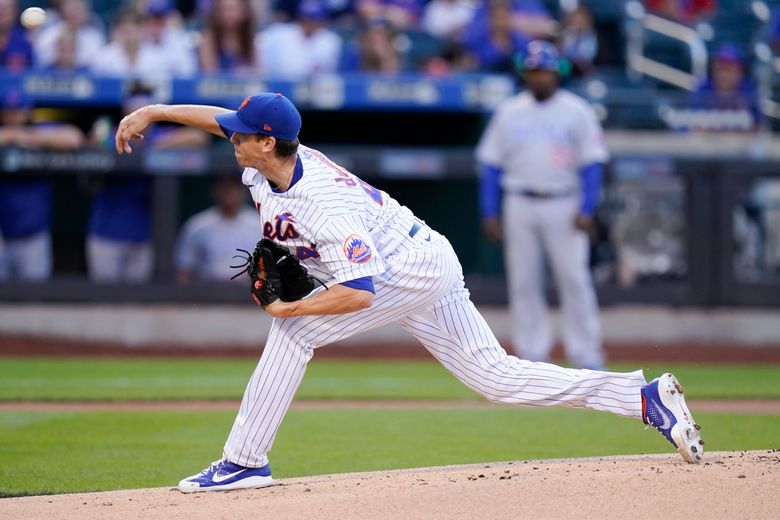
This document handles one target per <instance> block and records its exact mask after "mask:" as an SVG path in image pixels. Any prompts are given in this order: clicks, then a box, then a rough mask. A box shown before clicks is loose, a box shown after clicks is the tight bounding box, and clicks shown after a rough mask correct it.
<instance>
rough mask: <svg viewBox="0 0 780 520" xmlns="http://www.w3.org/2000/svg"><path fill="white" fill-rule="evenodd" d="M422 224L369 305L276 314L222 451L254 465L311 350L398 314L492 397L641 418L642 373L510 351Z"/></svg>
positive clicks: (262, 460) (445, 250)
mask: <svg viewBox="0 0 780 520" xmlns="http://www.w3.org/2000/svg"><path fill="white" fill-rule="evenodd" d="M426 231H427V228H425V229H424V230H423V231H421V232H419V233H417V235H415V239H414V240H410V247H409V248H408V249H407V250H405V251H403V252H400V253H398V254H396V255H394V256H391V257H388V258H387V259H386V260H387V263H388V265H389V269H388V271H387V272H386V273H385V274H383V275H381V276H378V277H374V287H375V291H376V294H375V297H374V304H373V305H372V307H371V308H369V309H365V310H362V311H358V312H354V313H349V314H343V315H339V316H302V317H296V318H287V319H281V320H274V321H273V324H272V326H271V330H270V332H269V336H268V341H267V342H266V345H265V349H264V351H263V355H262V356H261V358H260V362H259V363H258V365H257V368H256V369H255V371H254V373H253V374H252V377H251V379H250V380H249V384H248V385H247V388H246V390H245V392H244V397H243V400H242V401H241V407H240V409H239V412H238V416H237V417H236V421H235V423H234V424H233V429H232V430H231V432H230V435H229V437H228V439H227V442H226V443H225V448H224V457H225V458H227V459H228V460H230V461H231V462H233V463H235V464H239V465H241V466H247V467H260V466H264V465H265V464H267V463H268V458H267V455H266V454H267V452H268V451H269V450H270V449H271V446H272V445H273V441H274V437H275V436H276V432H277V430H278V428H279V426H280V425H281V423H282V419H283V418H284V414H285V413H286V412H287V409H288V408H289V406H290V403H291V402H292V399H293V396H294V394H295V392H296V390H297V389H298V386H299V385H300V383H301V380H302V379H303V374H304V372H305V371H306V365H307V363H308V361H309V360H310V359H311V358H312V356H313V355H314V349H315V348H317V347H320V346H323V345H326V344H328V343H332V342H334V341H338V340H341V339H344V338H347V337H349V336H352V335H354V334H357V333H359V332H363V331H366V330H369V329H372V328H375V327H379V326H382V325H386V324H388V323H392V322H396V323H399V324H400V325H401V326H402V327H404V328H405V329H406V330H407V331H409V332H410V333H411V334H412V335H413V336H415V337H416V338H417V339H418V340H420V342H422V344H423V345H424V346H425V347H426V348H427V349H428V350H429V351H430V352H431V354H433V356H434V357H435V358H436V359H437V360H439V362H440V363H441V364H442V365H444V367H445V368H447V370H449V371H450V372H452V374H453V375H455V377H457V378H458V379H460V380H461V381H462V382H463V383H464V384H465V385H466V386H468V387H469V388H471V389H473V390H474V391H476V392H478V393H479V394H481V395H483V396H485V397H486V398H487V399H489V400H490V401H494V402H502V403H510V404H517V405H524V406H552V405H562V406H571V407H578V408H592V409H594V410H603V411H608V412H612V413H615V414H617V415H622V416H625V417H634V418H641V397H640V392H639V391H640V389H641V387H642V386H643V385H644V384H645V378H644V376H643V375H642V371H641V370H639V371H636V372H630V373H625V374H621V373H614V372H596V371H591V370H577V369H569V368H561V367H558V366H555V365H551V364H548V363H534V362H530V361H525V360H521V359H519V358H516V357H514V356H509V355H507V354H506V352H505V351H504V350H503V349H502V348H501V346H500V345H499V343H498V341H497V340H496V337H495V336H494V335H493V333H492V331H491V330H490V328H489V327H488V326H487V324H486V323H485V320H484V319H483V318H482V316H481V315H480V314H479V312H478V311H477V309H476V308H475V307H474V305H473V304H472V303H471V301H470V300H469V293H468V291H467V290H466V289H465V287H464V285H463V274H462V270H461V267H460V263H459V262H458V259H457V256H456V255H455V252H454V251H453V250H452V247H451V246H450V244H449V242H448V241H447V239H446V238H444V237H443V236H441V235H439V234H438V233H436V232H435V231H432V232H431V235H432V237H433V238H432V240H431V241H430V242H426V241H425V240H424V238H423V237H426V236H428V233H427V232H426Z"/></svg>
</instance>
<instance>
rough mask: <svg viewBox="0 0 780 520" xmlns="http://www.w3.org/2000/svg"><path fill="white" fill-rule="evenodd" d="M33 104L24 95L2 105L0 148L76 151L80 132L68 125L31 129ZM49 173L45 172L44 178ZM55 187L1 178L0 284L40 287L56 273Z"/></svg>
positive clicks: (33, 180)
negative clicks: (28, 282) (1, 246)
mask: <svg viewBox="0 0 780 520" xmlns="http://www.w3.org/2000/svg"><path fill="white" fill-rule="evenodd" d="M31 116H32V100H30V99H29V98H28V97H27V96H25V95H24V93H23V92H21V91H11V92H9V93H8V94H7V95H6V96H5V98H4V99H3V109H2V116H1V120H2V126H1V127H0V148H5V147H17V148H23V149H30V150H61V151H63V150H74V149H77V148H79V147H81V145H82V144H83V142H84V136H83V134H82V133H81V131H80V130H79V129H78V128H76V127H74V126H71V125H65V124H56V123H51V124H33V123H32V122H31V121H32V119H31ZM43 173H45V172H43ZM51 202H52V188H51V181H50V180H48V179H45V178H36V177H31V176H27V175H25V176H22V175H21V174H17V175H15V176H13V177H11V176H10V175H8V174H6V175H3V177H0V233H1V234H2V236H3V241H4V242H5V251H4V258H3V260H2V263H3V268H2V269H0V279H9V278H10V279H19V280H32V281H41V280H45V279H47V278H48V277H49V275H50V274H51V270H52V255H51V232H50V228H51Z"/></svg>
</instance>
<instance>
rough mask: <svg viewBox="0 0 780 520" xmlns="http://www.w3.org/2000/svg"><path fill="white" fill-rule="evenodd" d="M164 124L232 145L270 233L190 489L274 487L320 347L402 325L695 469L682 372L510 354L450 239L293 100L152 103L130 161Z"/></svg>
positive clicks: (121, 134) (448, 353)
mask: <svg viewBox="0 0 780 520" xmlns="http://www.w3.org/2000/svg"><path fill="white" fill-rule="evenodd" d="M155 121H168V122H173V123H178V124H182V125H188V126H192V127H196V128H200V129H202V130H205V131H208V132H211V133H213V134H216V135H221V136H224V137H227V138H228V139H230V141H231V142H232V143H233V146H234V148H235V157H236V160H237V161H238V163H239V164H240V165H241V166H242V167H243V168H244V171H243V177H242V178H243V182H244V184H245V185H246V186H247V188H248V189H249V191H250V192H251V194H252V198H253V199H254V201H255V205H256V207H257V210H258V212H259V214H260V219H261V226H262V234H263V240H261V241H260V243H258V244H257V246H256V247H255V249H254V251H253V252H252V253H246V256H247V260H248V263H249V265H248V266H247V269H248V272H249V275H250V278H251V288H250V289H251V295H252V297H253V298H254V299H255V301H257V302H258V303H259V304H260V305H262V308H263V309H264V310H265V312H268V313H269V314H271V315H272V316H273V317H274V319H273V322H272V325H271V329H270V331H269V334H268V339H267V341H266V343H265V348H264V350H263V354H262V356H261V358H260V362H259V363H258V365H257V368H256V369H255V371H254V373H253V374H252V376H251V378H250V381H249V383H248V385H247V387H246V390H245V392H244V397H243V399H242V401H241V406H240V408H239V410H238V416H237V417H236V420H235V423H234V424H233V428H232V430H231V432H230V434H229V435H228V438H227V442H226V443H225V446H224V449H223V453H222V457H221V458H220V459H219V460H217V461H216V462H214V463H212V464H211V465H210V466H208V467H207V468H206V469H204V470H203V471H201V472H200V473H198V474H196V475H193V476H191V477H187V478H185V479H183V480H182V481H181V482H179V489H180V490H181V491H182V492H184V493H192V492H196V491H218V490H228V489H239V488H258V487H263V486H267V485H270V484H271V483H272V482H273V480H272V478H271V469H270V465H269V462H268V453H269V451H270V450H271V447H272V445H273V442H274V437H275V436H276V432H277V430H278V429H279V426H280V424H281V422H282V419H283V418H284V415H285V413H286V412H287V409H288V407H289V406H290V403H291V401H292V399H293V396H294V395H295V391H296V390H297V388H298V386H299V385H300V383H301V380H302V379H303V375H304V373H305V371H306V365H307V363H308V362H309V360H310V359H311V358H312V356H313V355H314V352H315V351H316V350H317V349H318V348H320V347H322V346H324V345H327V344H329V343H332V342H334V341H339V340H341V339H344V338H347V337H349V336H352V335H355V334H358V333H360V332H363V331H366V330H370V329H372V328H375V327H379V326H382V325H385V324H388V323H391V322H395V323H399V324H400V325H401V326H402V327H404V328H405V329H406V330H407V331H409V332H410V333H411V334H412V335H413V336H415V337H416V338H417V339H419V340H420V342H421V343H422V344H423V345H424V346H425V347H426V348H427V349H428V350H429V351H430V352H431V354H433V356H434V357H435V358H436V359H438V360H439V361H440V362H441V363H442V364H443V365H444V366H445V367H446V368H447V370H449V371H450V372H452V373H453V374H454V375H455V376H456V377H457V378H458V379H460V380H461V381H462V382H463V383H464V384H466V385H467V386H468V387H470V388H472V389H473V390H475V391H476V392H479V393H480V394H482V395H483V396H485V397H486V398H487V399H489V400H491V401H495V402H502V403H509V404H515V405H526V406H551V405H562V406H572V407H581V408H583V407H584V408H591V409H594V410H603V411H609V412H612V413H614V414H617V415H622V416H625V417H633V418H636V419H641V420H643V421H645V422H646V423H648V424H651V425H653V426H655V427H656V428H659V429H660V431H661V433H662V434H663V435H664V436H665V437H666V438H667V439H668V440H669V441H670V442H671V443H672V444H673V445H674V446H675V448H677V450H678V451H679V452H680V454H681V455H682V456H683V458H684V459H685V460H687V461H688V462H698V461H699V460H700V457H701V453H702V450H701V443H700V437H699V433H698V429H697V427H696V425H695V424H694V422H693V418H692V417H691V414H690V412H689V411H688V409H687V407H686V405H685V400H684V398H683V396H682V391H681V388H680V386H679V383H678V382H677V380H676V379H675V378H674V376H672V375H671V374H665V375H664V376H662V377H661V378H659V379H656V380H654V381H652V382H651V383H649V384H647V383H646V382H645V379H644V376H643V375H642V372H641V370H638V371H635V372H630V373H611V372H596V371H590V370H578V369H567V368H561V367H558V366H555V365H551V364H546V363H534V362H530V361H524V360H521V359H518V358H516V357H513V356H508V355H507V354H506V352H505V351H504V350H503V349H502V348H501V347H500V346H499V344H498V341H497V340H496V338H495V336H494V335H493V333H492V332H491V330H490V329H489V328H488V326H487V324H486V323H485V320H484V319H483V318H482V316H480V314H479V312H477V310H476V308H475V307H474V305H473V304H472V303H471V301H470V300H469V293H468V291H467V290H466V288H465V287H464V284H463V274H462V271H461V267H460V264H459V262H458V259H457V257H456V255H455V252H454V251H453V249H452V247H451V246H450V243H449V242H448V241H447V239H446V238H445V237H444V236H442V235H441V234H439V233H437V232H436V231H435V230H434V229H431V228H430V227H429V226H428V225H426V224H425V222H423V221H421V220H419V219H417V218H415V216H414V214H412V212H411V211H410V210H409V209H408V208H406V207H404V206H401V205H400V204H398V202H396V201H395V200H394V199H393V198H391V197H390V196H389V195H388V194H387V193H385V192H383V191H380V190H377V189H376V188H374V187H373V186H371V185H370V184H368V183H366V182H365V181H363V180H361V179H360V178H359V177H357V176H355V175H354V174H352V173H351V172H349V171H347V170H346V169H344V168H342V167H341V166H339V165H338V164H335V163H334V162H333V161H331V160H330V159H328V157H326V156H325V155H324V154H322V153H320V152H318V151H317V150H315V149H313V148H309V147H306V146H303V145H301V144H300V143H299V141H298V132H299V130H300V128H301V116H300V114H299V113H298V110H297V109H296V107H295V106H294V105H293V104H292V103H291V102H290V101H289V100H288V99H287V98H285V97H284V96H282V95H281V94H274V93H263V94H259V95H256V96H252V97H249V98H247V99H245V100H244V102H243V103H241V105H240V106H239V107H238V109H237V110H236V111H231V110H225V109H223V108H218V107H211V106H199V105H173V106H172V105H149V106H147V107H144V108H141V109H139V110H137V111H136V112H133V113H132V114H130V115H128V116H127V117H125V118H124V119H123V120H122V122H121V124H120V126H119V129H118V131H117V134H116V148H117V152H118V153H131V152H132V149H131V141H132V140H133V139H141V138H142V132H143V130H144V129H145V128H146V127H147V126H148V125H149V124H151V123H153V122H155ZM237 265H241V264H237ZM315 279H316V280H315ZM320 282H321V283H320ZM309 291H310V293H309Z"/></svg>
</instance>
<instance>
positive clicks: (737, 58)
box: [712, 42, 744, 65]
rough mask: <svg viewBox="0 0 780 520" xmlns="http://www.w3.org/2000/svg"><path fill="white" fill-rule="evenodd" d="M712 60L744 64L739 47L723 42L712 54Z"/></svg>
mask: <svg viewBox="0 0 780 520" xmlns="http://www.w3.org/2000/svg"><path fill="white" fill-rule="evenodd" d="M712 57H713V59H714V60H715V61H719V62H729V63H737V64H739V65H742V64H743V63H744V56H743V55H742V51H740V50H739V47H737V46H736V45H734V44H733V43H731V42H725V43H723V44H721V46H720V47H718V49H717V50H716V51H715V54H713V56H712Z"/></svg>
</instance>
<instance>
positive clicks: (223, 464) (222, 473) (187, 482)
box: [179, 459, 274, 493]
mask: <svg viewBox="0 0 780 520" xmlns="http://www.w3.org/2000/svg"><path fill="white" fill-rule="evenodd" d="M273 483H274V481H273V479H272V478H271V466H270V465H269V464H266V465H265V466H263V467H262V468H245V467H244V466H239V465H238V464H233V463H232V462H230V461H229V460H225V459H220V460H217V461H215V462H212V463H211V465H210V466H209V467H208V468H206V469H204V470H203V471H201V472H200V473H198V474H197V475H193V476H191V477H187V478H185V479H184V480H182V481H181V482H179V491H181V492H182V493H197V492H199V491H228V490H231V489H251V488H261V487H265V486H270V485H271V484H273Z"/></svg>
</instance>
